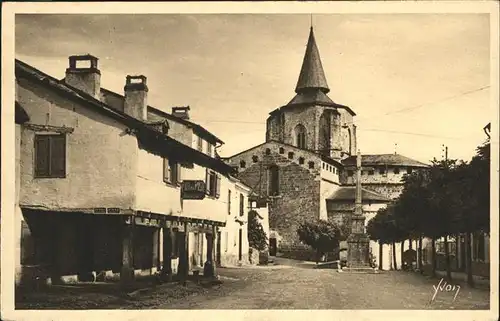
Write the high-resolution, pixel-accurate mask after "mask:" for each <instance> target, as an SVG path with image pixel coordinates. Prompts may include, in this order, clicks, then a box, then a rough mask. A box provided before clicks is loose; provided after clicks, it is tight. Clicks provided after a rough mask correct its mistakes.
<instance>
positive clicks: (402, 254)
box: [401, 240, 405, 270]
mask: <svg viewBox="0 0 500 321" xmlns="http://www.w3.org/2000/svg"><path fill="white" fill-rule="evenodd" d="M404 252H405V240H402V241H401V269H402V270H404V269H405V259H404V257H405V256H404Z"/></svg>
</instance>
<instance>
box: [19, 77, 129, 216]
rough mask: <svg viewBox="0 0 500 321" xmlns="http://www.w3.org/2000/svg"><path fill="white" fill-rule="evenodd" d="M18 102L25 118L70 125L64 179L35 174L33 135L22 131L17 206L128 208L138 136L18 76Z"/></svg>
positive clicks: (112, 121)
mask: <svg viewBox="0 0 500 321" xmlns="http://www.w3.org/2000/svg"><path fill="white" fill-rule="evenodd" d="M16 91H17V95H18V101H19V102H20V104H21V105H22V106H23V107H24V108H25V110H26V112H27V113H28V115H29V116H30V118H31V119H30V123H32V124H39V125H46V124H48V125H53V126H66V127H72V128H74V132H73V133H70V134H68V135H67V147H66V153H67V154H66V158H67V160H66V166H67V167H66V174H67V175H66V178H34V135H35V132H34V131H32V130H28V129H26V128H24V129H23V130H22V134H21V137H22V138H21V151H20V152H21V155H20V157H21V162H20V167H21V169H20V178H21V180H20V184H21V195H20V200H19V202H20V204H21V205H35V206H42V207H46V208H92V207H119V208H130V207H133V206H134V205H135V192H136V188H135V183H136V171H137V139H136V138H135V137H134V136H130V135H127V134H126V133H125V129H126V127H125V126H124V125H122V124H121V123H119V122H117V121H115V120H112V119H110V118H108V117H106V116H103V115H102V114H100V113H97V112H95V111H93V110H91V109H89V108H88V107H83V106H81V105H79V104H76V103H73V102H71V101H69V100H67V99H65V98H62V97H60V96H58V95H56V94H54V93H52V92H50V91H48V90H47V89H45V88H42V87H40V86H39V85H36V84H34V83H31V82H29V81H27V80H25V79H20V80H19V81H18V85H17V86H16Z"/></svg>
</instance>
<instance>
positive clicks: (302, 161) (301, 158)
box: [299, 157, 304, 165]
mask: <svg viewBox="0 0 500 321" xmlns="http://www.w3.org/2000/svg"><path fill="white" fill-rule="evenodd" d="M299 164H300V165H302V164H304V157H299Z"/></svg>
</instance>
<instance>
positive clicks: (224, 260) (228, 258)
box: [221, 254, 250, 267]
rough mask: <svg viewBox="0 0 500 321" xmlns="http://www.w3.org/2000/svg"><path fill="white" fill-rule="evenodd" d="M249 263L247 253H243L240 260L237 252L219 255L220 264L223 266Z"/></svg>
mask: <svg viewBox="0 0 500 321" xmlns="http://www.w3.org/2000/svg"><path fill="white" fill-rule="evenodd" d="M247 264H250V261H249V259H248V254H247V255H243V258H242V260H241V261H240V260H239V258H238V255H237V254H223V255H221V266H223V267H231V266H241V265H247Z"/></svg>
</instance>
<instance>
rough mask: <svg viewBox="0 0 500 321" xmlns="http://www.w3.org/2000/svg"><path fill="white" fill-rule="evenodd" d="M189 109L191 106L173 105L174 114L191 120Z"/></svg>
mask: <svg viewBox="0 0 500 321" xmlns="http://www.w3.org/2000/svg"><path fill="white" fill-rule="evenodd" d="M189 110H190V108H189V106H184V107H172V115H174V116H175V117H178V118H181V119H185V120H189Z"/></svg>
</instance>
